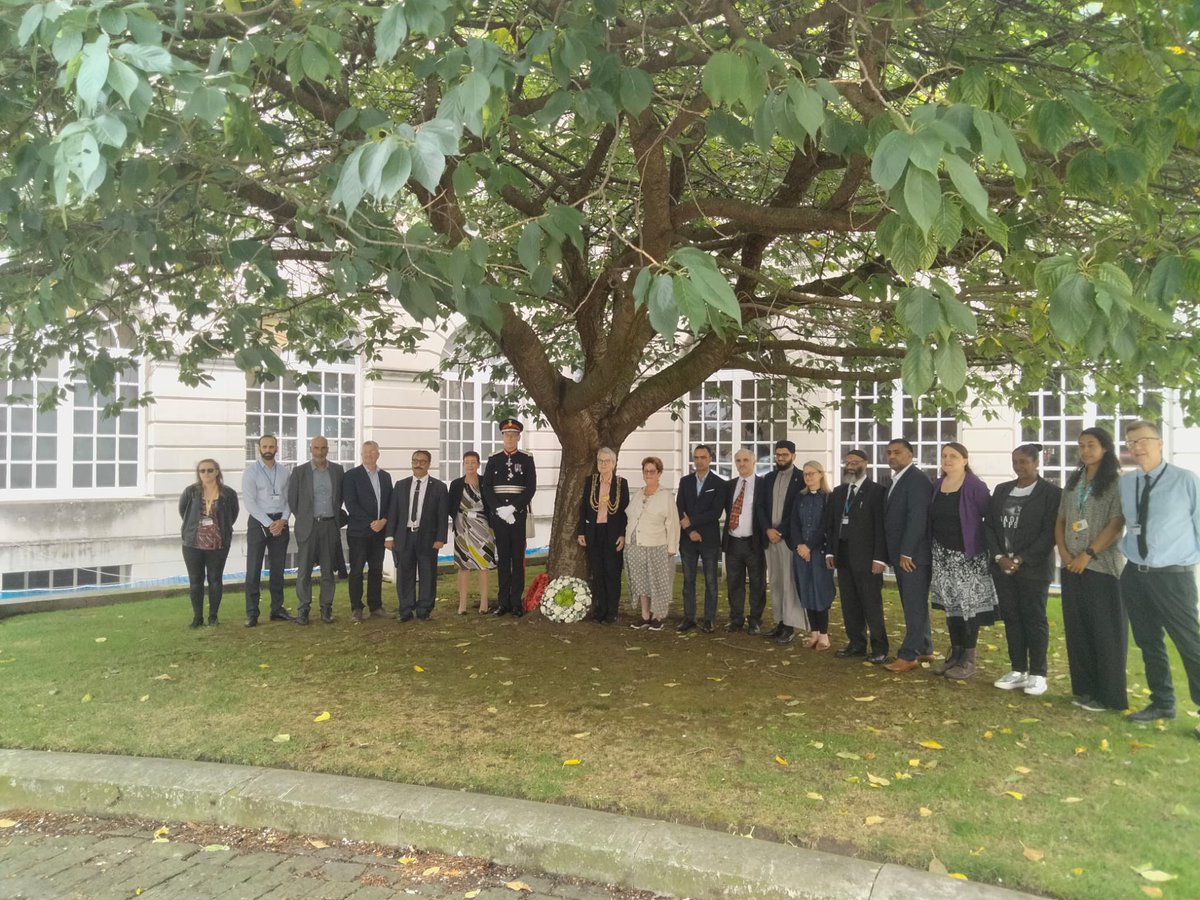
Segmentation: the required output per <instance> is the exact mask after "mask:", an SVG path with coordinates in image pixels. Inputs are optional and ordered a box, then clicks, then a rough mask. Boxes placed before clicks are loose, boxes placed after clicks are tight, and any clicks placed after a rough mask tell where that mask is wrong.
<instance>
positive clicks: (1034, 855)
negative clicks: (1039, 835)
mask: <svg viewBox="0 0 1200 900" xmlns="http://www.w3.org/2000/svg"><path fill="white" fill-rule="evenodd" d="M1024 855H1025V858H1026V859H1027V860H1029V861H1030V862H1041V861H1042V860H1043V859H1045V858H1046V854H1045V853H1044V852H1043V851H1041V850H1034V849H1033V848H1032V847H1026V848H1025V854H1024Z"/></svg>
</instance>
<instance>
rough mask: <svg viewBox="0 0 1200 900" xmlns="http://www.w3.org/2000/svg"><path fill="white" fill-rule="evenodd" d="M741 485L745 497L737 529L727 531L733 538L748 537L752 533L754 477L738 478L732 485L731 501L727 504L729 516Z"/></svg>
mask: <svg viewBox="0 0 1200 900" xmlns="http://www.w3.org/2000/svg"><path fill="white" fill-rule="evenodd" d="M742 485H745V490H746V495H745V496H744V497H743V498H742V512H741V516H740V517H739V518H738V524H737V528H731V529H729V533H730V534H731V535H733V536H734V537H740V538H745V537H750V535H752V534H753V533H754V517H753V515H752V513H753V511H754V476H753V475H751V476H750V477H748V478H743V477H742V476H741V475H739V476H738V478H737V481H736V482H734V485H733V493H732V494H731V495H730V496H732V497H733V499H732V500H731V501H730V503H729V509H730V514H732V512H733V504H734V503H736V502H737V496H738V493H739V492H741V490H742Z"/></svg>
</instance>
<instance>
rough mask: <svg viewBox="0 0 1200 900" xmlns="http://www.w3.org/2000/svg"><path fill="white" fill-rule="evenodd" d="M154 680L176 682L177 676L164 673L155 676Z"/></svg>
mask: <svg viewBox="0 0 1200 900" xmlns="http://www.w3.org/2000/svg"><path fill="white" fill-rule="evenodd" d="M154 680H155V681H174V680H175V676H174V675H168V674H167V673H166V672H163V673H162V674H161V675H155V676H154Z"/></svg>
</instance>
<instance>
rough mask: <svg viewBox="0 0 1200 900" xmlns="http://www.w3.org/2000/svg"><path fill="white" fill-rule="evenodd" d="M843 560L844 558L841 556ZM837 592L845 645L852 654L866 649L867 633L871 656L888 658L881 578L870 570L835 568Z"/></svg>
mask: <svg viewBox="0 0 1200 900" xmlns="http://www.w3.org/2000/svg"><path fill="white" fill-rule="evenodd" d="M843 558H845V557H844V555H843ZM837 576H838V590H839V592H840V593H841V595H842V623H843V624H844V625H845V626H846V643H847V644H848V645H849V646H850V648H851V649H852V650H866V649H867V630H868V629H870V632H871V653H872V654H882V655H883V656H887V652H888V636H887V626H886V625H885V624H884V621H883V574H882V573H880V574H879V575H875V574H873V573H872V572H871V570H870V569H866V570H863V569H851V568H847V567H843V566H838V570H837Z"/></svg>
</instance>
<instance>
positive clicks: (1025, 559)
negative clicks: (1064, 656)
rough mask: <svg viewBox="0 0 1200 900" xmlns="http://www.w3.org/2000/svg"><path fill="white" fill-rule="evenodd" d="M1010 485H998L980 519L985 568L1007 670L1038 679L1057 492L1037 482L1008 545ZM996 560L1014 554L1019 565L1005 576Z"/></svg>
mask: <svg viewBox="0 0 1200 900" xmlns="http://www.w3.org/2000/svg"><path fill="white" fill-rule="evenodd" d="M1016 486H1017V483H1016V482H1015V481H1006V482H1004V484H1002V485H1000V486H998V487H997V488H996V490H995V492H994V493H993V494H992V499H991V502H990V504H989V505H988V511H987V516H986V518H985V521H984V528H985V532H984V534H985V536H986V537H987V546H988V559H989V560H991V562H990V563H989V564H988V568H989V569H990V570H991V573H992V582H993V583H994V584H995V585H996V597H997V599H999V601H1000V615H1001V616H1002V617H1003V619H1004V634H1005V637H1006V638H1007V640H1008V656H1009V661H1010V662H1011V663H1012V667H1013V671H1014V672H1027V673H1029V674H1030V675H1043V676H1044V675H1045V674H1046V650H1047V647H1048V645H1049V643H1050V625H1049V623H1048V622H1047V621H1046V598H1047V596H1048V594H1049V593H1050V581H1051V579H1053V577H1054V528H1055V524H1056V522H1057V520H1058V504H1059V502H1060V501H1061V500H1062V488H1060V487H1058V486H1057V485H1054V484H1051V483H1050V482H1048V481H1046V480H1045V479H1044V478H1039V479H1038V480H1037V481H1036V482H1035V483H1034V488H1033V492H1032V493H1031V494H1030V495H1029V496H1028V497H1026V498H1025V502H1024V503H1023V504H1021V512H1020V518H1019V519H1018V520H1017V527H1016V530H1015V533H1014V535H1013V536H1012V539H1011V541H1009V540H1007V539H1006V537H1005V528H1004V524H1005V523H1004V508H1005V506H1006V505H1007V501H1008V498H1009V495H1010V494H1011V493H1012V491H1013V488H1015V487H1016ZM997 556H1019V557H1021V565H1020V566H1019V567H1018V568H1017V571H1016V572H1014V573H1013V574H1012V575H1005V574H1004V572H1003V571H1002V570H1001V569H1000V566H998V565H997V564H996V557H997Z"/></svg>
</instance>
